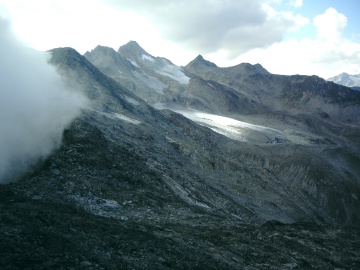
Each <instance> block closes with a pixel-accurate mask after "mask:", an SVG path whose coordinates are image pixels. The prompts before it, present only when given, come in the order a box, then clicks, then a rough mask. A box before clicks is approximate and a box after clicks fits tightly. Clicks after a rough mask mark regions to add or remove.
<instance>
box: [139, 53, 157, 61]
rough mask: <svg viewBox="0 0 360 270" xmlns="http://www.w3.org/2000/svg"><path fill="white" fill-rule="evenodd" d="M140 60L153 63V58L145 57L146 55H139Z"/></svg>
mask: <svg viewBox="0 0 360 270" xmlns="http://www.w3.org/2000/svg"><path fill="white" fill-rule="evenodd" d="M141 59H142V60H148V61H150V62H154V61H155V59H154V58H152V57H151V56H149V55H146V54H143V55H141Z"/></svg>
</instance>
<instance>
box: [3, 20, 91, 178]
mask: <svg viewBox="0 0 360 270" xmlns="http://www.w3.org/2000/svg"><path fill="white" fill-rule="evenodd" d="M49 57H50V55H49V54H48V53H44V52H37V51H35V50H32V49H30V48H27V47H26V46H25V45H24V44H22V43H21V42H20V41H19V40H18V39H17V38H16V36H15V35H14V34H13V33H12V31H11V28H10V23H9V22H8V21H6V20H3V19H1V18H0V59H1V62H0V82H1V83H0V123H1V127H0V183H2V184H3V183H7V182H10V181H12V180H13V179H14V178H16V176H18V175H19V173H21V172H23V171H24V170H26V169H27V168H28V166H29V165H31V164H33V163H34V162H36V161H37V160H38V159H40V158H44V157H46V156H47V155H49V154H50V153H51V152H52V151H53V150H54V149H55V148H56V147H58V146H59V144H60V143H61V137H62V133H63V131H64V129H65V128H66V126H67V125H68V124H69V123H70V122H71V121H72V120H73V119H74V118H76V117H77V116H78V115H79V114H80V112H81V108H82V106H83V105H84V104H85V103H86V99H85V98H84V97H83V96H82V95H80V94H79V93H76V92H74V90H70V89H68V87H67V86H66V85H65V82H64V81H63V80H62V78H61V76H60V75H59V74H58V73H57V72H56V69H55V68H54V67H53V66H51V65H50V64H48V59H49Z"/></svg>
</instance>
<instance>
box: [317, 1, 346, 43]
mask: <svg viewBox="0 0 360 270" xmlns="http://www.w3.org/2000/svg"><path fill="white" fill-rule="evenodd" d="M346 25H347V18H346V17H345V15H343V14H341V13H339V12H338V11H337V10H336V9H334V8H328V9H327V10H326V11H325V13H324V14H320V15H317V16H316V17H315V18H314V26H315V27H316V28H317V36H318V37H319V38H320V39H324V40H326V41H328V42H339V41H340V40H341V37H342V33H343V31H344V29H345V27H346Z"/></svg>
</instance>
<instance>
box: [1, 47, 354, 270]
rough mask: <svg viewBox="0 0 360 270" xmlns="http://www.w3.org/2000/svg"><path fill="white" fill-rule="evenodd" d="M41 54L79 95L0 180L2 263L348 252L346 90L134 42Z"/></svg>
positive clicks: (184, 262)
mask: <svg viewBox="0 0 360 270" xmlns="http://www.w3.org/2000/svg"><path fill="white" fill-rule="evenodd" d="M50 53H51V54H52V58H51V64H52V65H54V66H56V67H57V69H58V71H59V72H60V73H61V74H62V75H63V77H64V78H65V79H66V80H67V82H68V84H69V85H71V86H72V87H73V88H76V89H78V90H79V91H81V92H82V93H84V94H85V95H86V96H87V97H88V98H89V100H91V105H90V106H89V108H87V109H85V110H84V111H83V113H82V115H81V117H79V118H78V119H76V120H75V121H74V122H73V123H72V124H71V126H69V127H68V129H67V130H66V131H65V133H64V135H63V143H62V145H61V147H60V149H58V150H57V151H55V152H54V153H53V154H52V155H51V156H49V157H48V158H47V159H46V160H44V161H42V162H40V163H39V164H38V165H37V166H35V167H33V168H31V169H29V171H28V172H27V173H26V174H25V175H23V176H22V177H21V178H20V179H18V180H17V181H16V182H14V183H12V184H9V185H4V186H1V187H0V193H1V196H0V207H1V209H2V213H3V216H2V217H1V218H0V224H1V228H2V229H1V237H2V239H3V241H2V244H1V245H0V248H1V250H2V258H1V261H0V266H1V267H2V268H3V269H21V268H23V267H25V266H28V267H30V268H31V269H47V268H52V269H66V268H68V267H75V268H76V267H79V268H84V269H85V268H89V269H90V268H91V269H120V268H121V269H154V268H157V269H242V268H243V269H295V268H299V269H310V268H318V269H329V268H343V269H346V268H349V267H350V268H351V267H352V268H354V269H355V268H359V267H360V264H359V261H358V258H359V257H360V251H359V250H360V244H359V228H360V215H359V214H360V213H359V209H360V201H359V200H360V166H359V165H360V139H359V138H360V92H358V91H354V90H352V89H350V88H347V87H345V86H341V85H338V84H335V83H333V82H328V81H325V80H323V79H321V78H319V77H317V76H301V75H293V76H283V75H275V74H271V73H270V72H268V71H267V70H266V69H265V68H264V67H262V66H261V65H260V64H256V65H251V64H247V63H243V64H239V65H236V66H233V67H227V68H222V67H218V66H217V65H216V64H214V63H211V62H210V61H207V60H205V59H204V58H203V57H202V56H201V55H199V56H197V57H196V58H195V59H194V60H193V61H191V62H190V63H189V64H187V65H186V66H184V67H179V66H176V65H174V64H173V63H172V62H171V61H169V60H167V59H165V58H161V57H154V56H152V55H151V54H149V53H147V52H146V51H145V50H144V49H143V48H141V47H140V46H139V44H138V43H136V42H135V41H131V42H129V43H128V44H125V45H124V46H121V47H120V48H119V50H118V51H117V52H116V51H115V50H114V49H112V48H108V47H104V46H97V47H96V48H95V49H93V50H92V51H90V52H86V53H85V54H84V56H82V55H80V54H79V53H78V52H76V51H75V50H74V49H71V48H57V49H53V50H51V51H50ZM64 217H65V218H64ZM56 243H60V244H61V245H60V246H59V245H57V244H56ZM8 246H10V247H11V248H10V249H9V248H6V247H8ZM29 247H31V249H29ZM12 266H14V267H12Z"/></svg>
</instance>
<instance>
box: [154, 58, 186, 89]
mask: <svg viewBox="0 0 360 270" xmlns="http://www.w3.org/2000/svg"><path fill="white" fill-rule="evenodd" d="M163 63H164V65H163V66H162V67H160V68H159V69H157V70H155V71H156V72H157V73H159V74H161V75H165V76H167V77H170V78H171V79H174V80H176V81H178V82H179V83H181V84H185V85H187V84H188V83H189V80H190V78H189V77H188V76H186V75H185V73H184V70H183V69H182V68H180V67H178V66H175V65H173V64H170V63H165V61H163Z"/></svg>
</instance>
